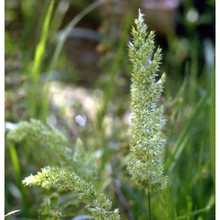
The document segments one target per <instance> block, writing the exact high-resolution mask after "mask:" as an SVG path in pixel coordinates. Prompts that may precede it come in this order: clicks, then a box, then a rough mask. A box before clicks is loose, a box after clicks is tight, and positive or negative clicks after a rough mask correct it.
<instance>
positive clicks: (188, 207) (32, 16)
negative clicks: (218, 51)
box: [5, 0, 215, 220]
mask: <svg viewBox="0 0 220 220" xmlns="http://www.w3.org/2000/svg"><path fill="white" fill-rule="evenodd" d="M51 2H52V1H34V0H7V1H5V12H6V13H5V30H6V33H5V49H6V56H5V57H6V60H5V72H6V73H5V81H6V82H5V84H6V91H5V97H6V100H5V112H6V114H5V117H6V118H5V120H6V122H13V123H17V122H19V121H21V120H29V119H30V118H32V117H34V118H38V119H42V120H44V121H47V122H49V123H50V124H52V125H53V126H55V127H56V128H57V129H59V130H61V131H62V132H63V133H64V134H65V135H66V136H67V137H68V139H69V140H70V141H73V142H74V143H75V142H76V138H77V137H80V138H81V139H82V141H83V145H84V146H85V147H86V148H88V149H96V150H97V154H99V155H101V156H100V158H99V160H98V163H99V170H98V173H97V175H98V176H99V184H98V185H99V188H101V189H102V191H103V192H104V193H105V194H106V196H107V197H108V198H110V199H111V201H113V207H114V208H115V207H119V208H120V214H121V216H122V219H138V220H139V219H146V218H145V216H146V213H147V211H148V210H147V199H146V197H145V196H144V193H143V192H142V191H140V190H138V189H137V188H136V187H135V186H134V185H132V184H131V183H130V176H129V175H128V173H127V171H126V169H125V162H126V159H127V154H128V149H129V148H128V146H129V136H128V126H129V125H128V124H129V123H128V120H127V116H128V115H129V87H130V81H129V80H130V75H129V74H130V64H129V62H128V56H127V46H126V45H127V42H128V40H129V37H130V36H129V32H130V27H131V25H132V21H133V18H135V17H137V11H138V10H137V9H138V8H142V5H141V1H135V0H130V1H126V2H124V1H121V2H120V3H119V2H114V1H106V2H105V3H101V2H100V3H99V2H97V7H95V8H93V9H92V10H91V11H89V13H87V14H85V16H84V15H83V16H81V17H78V18H80V19H79V21H78V23H77V24H76V27H82V28H83V30H85V29H93V31H94V32H92V33H95V34H99V33H100V32H101V36H102V40H101V42H100V40H99V41H95V42H94V41H92V43H91V35H90V34H88V33H91V32H83V33H84V34H82V32H80V31H79V29H78V32H77V29H75V32H72V31H70V35H71V34H72V35H71V37H69V38H68V40H70V41H65V42H66V43H64V45H63V46H62V47H61V51H60V53H59V56H58V58H57V59H56V60H55V62H54V65H51V63H52V62H53V57H54V54H55V50H56V48H57V45H58V43H59V40H60V38H59V36H61V35H59V34H60V33H61V32H60V31H61V30H65V28H66V27H68V25H69V24H70V23H71V21H72V20H73V19H76V18H77V16H79V13H80V12H82V11H83V10H84V12H85V10H86V9H88V7H91V4H94V1H89V0H85V1H72V0H66V1H64V0H61V1H58V0H56V1H54V7H53V10H52V14H51V18H50V19H49V20H50V22H49V25H48V26H47V31H48V35H47V37H46V41H45V45H44V48H43V50H44V53H43V54H42V57H41V59H42V60H41V63H40V70H39V73H38V74H39V77H38V80H37V89H36V90H35V91H33V92H34V93H35V96H34V98H33V97H32V98H30V91H31V87H30V85H31V72H32V71H33V66H34V56H35V52H36V48H37V46H38V45H39V42H40V41H41V39H42V30H43V27H44V24H45V19H46V17H47V16H48V13H49V12H48V11H49V10H48V8H49V5H50V4H51ZM127 4H130V6H129V5H127ZM98 6H99V7H98ZM119 6H120V7H119ZM131 8H132V10H130V9H131ZM129 12H130V13H129ZM81 15H82V14H81ZM104 15H105V16H104ZM126 15H127V16H126ZM89 21H94V22H93V23H92V24H91V22H89ZM85 33H87V34H85ZM76 35H77V36H78V37H76ZM156 35H157V32H156ZM95 36H97V35H95ZM98 36H99V35H98ZM71 39H72V40H71ZM82 39H83V41H82ZM86 39H90V41H89V43H88V44H87V40H86ZM157 39H158V44H160V45H161V47H162V49H163V63H162V72H163V71H165V72H166V73H167V79H166V85H165V91H164V94H163V97H162V98H161V103H162V104H163V105H164V106H165V110H166V118H167V125H166V128H165V130H164V133H165V135H166V136H167V137H168V140H167V146H166V149H165V158H164V159H165V168H166V169H165V173H166V174H167V175H168V177H169V184H168V187H167V188H166V189H165V190H164V191H162V192H160V193H156V194H154V195H152V198H151V199H152V219H161V218H163V219H168V220H170V219H190V220H191V219H192V220H194V219H199V220H202V219H204V220H211V219H214V217H215V205H214V204H215V185H214V184H215V103H214V100H215V93H214V92H215V87H214V82H215V69H214V60H215V58H214V54H215V47H214V45H215V2H214V1H213V0H206V1H203V2H199V1H192V0H191V1H187V0H186V1H185V0H183V1H181V3H180V6H179V8H178V10H177V17H176V26H175V32H174V34H172V35H170V36H160V37H158V38H157ZM78 40H79V41H78ZM74 42H75V44H76V43H77V45H79V43H80V45H81V47H80V48H81V49H74V48H76V47H73V49H72V47H71V46H72V45H73V44H74ZM67 43H68V44H67ZM68 48H71V54H68V53H66V50H67V49H68ZM88 48H89V49H88ZM84 49H85V50H84ZM88 51H89V53H88ZM97 54H98V55H97ZM94 57H97V58H96V59H95V60H93V59H92V58H94ZM80 58H82V59H80ZM79 60H80V62H82V60H83V61H84V62H82V63H79V62H78V61H79ZM91 60H93V62H91V64H90V65H89V72H91V75H90V76H91V79H92V81H89V80H86V79H89V77H88V75H85V74H86V73H84V72H83V71H81V67H82V66H87V63H88V61H91ZM94 66H97V68H94ZM92 73H93V74H94V75H92ZM89 74H90V73H89ZM82 79H83V80H82ZM54 82H59V84H55V85H56V86H55V87H56V88H57V93H55V94H53V93H52V92H53V91H54V90H52V89H51V88H52V85H53V83H54ZM57 85H60V87H58V86H57ZM69 86H70V87H72V88H74V90H73V91H72V90H70V89H69ZM43 88H44V89H43ZM53 89H54V88H53ZM65 91H67V95H66V96H62V94H63V93H64V92H65ZM68 91H72V92H70V93H68ZM79 91H80V92H81V93H83V94H86V95H85V96H83V97H84V98H82V99H80V98H79V99H78V98H76V96H75V95H77V94H78V93H77V92H79ZM85 91H86V92H85ZM55 92H56V91H55ZM81 93H80V94H81ZM69 96H70V100H72V101H67V100H69V99H68V97H69ZM81 96H82V94H81ZM94 96H95V97H96V98H97V102H95V103H96V104H95V105H93V108H87V109H86V110H85V104H86V103H90V104H91V102H92V101H91V100H93V99H92V98H93V97H94ZM45 97H46V98H45ZM63 97H67V98H66V100H65V99H64V98H63ZM54 99H55V100H58V101H57V102H56V103H55V104H54ZM30 100H31V101H32V102H33V105H34V106H35V107H34V111H35V113H34V114H32V111H30V109H31V108H32V107H31V105H30ZM44 102H45V103H46V104H45V103H44ZM42 103H43V104H42ZM44 104H45V105H48V107H46V108H44V107H43V106H44ZM94 106H95V107H94ZM96 107H97V108H98V110H97V109H96ZM90 114H91V115H90ZM77 115H82V116H83V115H85V117H86V125H85V126H81V125H79V124H78V123H77V121H76V120H75V116H77ZM12 125H14V124H6V132H7V129H10V126H12ZM42 154H44V149H43V148H34V146H31V147H30V145H29V144H28V143H22V144H21V143H19V144H16V145H15V144H12V143H10V142H6V149H5V169H6V170H5V213H8V212H10V211H13V210H16V209H19V210H21V212H20V213H18V214H17V217H16V218H17V219H38V210H40V209H42V207H44V209H45V207H46V206H45V205H42V206H41V204H42V201H44V202H43V203H44V204H47V206H48V207H49V206H51V207H52V206H53V207H55V208H54V209H56V208H57V209H59V208H58V207H59V204H66V202H67V201H69V199H71V207H74V209H72V210H71V209H69V206H68V205H69V204H66V206H67V210H69V212H68V216H69V217H70V216H71V217H74V216H77V214H82V213H83V212H84V211H85V210H84V209H83V205H82V204H81V205H79V204H77V203H75V202H74V199H75V197H74V195H65V194H63V195H57V194H56V195H55V194H54V193H53V192H52V191H43V190H41V189H36V188H31V189H30V188H26V187H24V186H23V185H22V184H21V182H22V180H23V179H24V178H25V177H26V176H28V175H29V174H30V172H36V171H39V170H40V168H41V167H43V166H45V165H46V164H45V161H42V160H40V158H36V155H42ZM123 199H124V200H123ZM46 211H47V210H45V212H46ZM58 211H59V210H57V212H58ZM8 219H13V218H12V217H8Z"/></svg>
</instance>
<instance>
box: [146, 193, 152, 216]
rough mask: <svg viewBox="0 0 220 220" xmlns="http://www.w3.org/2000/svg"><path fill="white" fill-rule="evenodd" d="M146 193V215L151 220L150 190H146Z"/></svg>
mask: <svg viewBox="0 0 220 220" xmlns="http://www.w3.org/2000/svg"><path fill="white" fill-rule="evenodd" d="M147 195H148V217H149V220H151V198H150V191H149V190H148V192H147Z"/></svg>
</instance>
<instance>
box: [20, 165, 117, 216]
mask: <svg viewBox="0 0 220 220" xmlns="http://www.w3.org/2000/svg"><path fill="white" fill-rule="evenodd" d="M23 184H25V185H27V186H41V187H43V188H46V189H52V188H53V189H56V190H57V191H59V192H67V191H74V192H75V193H76V194H77V195H78V197H79V198H80V200H81V201H82V202H84V203H85V204H86V207H87V209H88V210H89V211H90V212H91V213H92V215H93V217H94V218H95V219H97V220H119V219H120V216H119V210H118V209H115V210H113V211H112V210H111V208H112V203H111V202H110V200H109V199H107V198H106V196H105V195H104V194H103V193H101V192H99V191H97V190H96V189H95V187H94V186H93V185H92V184H90V183H87V182H85V181H84V180H83V179H81V178H80V177H79V176H77V175H76V174H75V173H74V172H69V171H67V170H64V169H61V168H55V167H49V166H47V167H45V168H43V169H42V171H41V172H38V174H37V175H30V176H28V177H26V178H25V179H24V180H23Z"/></svg>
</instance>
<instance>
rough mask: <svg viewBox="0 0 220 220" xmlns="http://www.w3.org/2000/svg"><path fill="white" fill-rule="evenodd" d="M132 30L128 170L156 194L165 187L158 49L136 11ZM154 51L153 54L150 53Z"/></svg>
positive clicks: (161, 89)
mask: <svg viewBox="0 0 220 220" xmlns="http://www.w3.org/2000/svg"><path fill="white" fill-rule="evenodd" d="M135 24H136V28H134V27H133V28H132V37H133V39H132V42H129V58H130V61H131V63H132V67H133V69H132V74H131V81H132V84H131V103H130V107H131V112H132V117H131V122H132V126H131V128H130V134H131V143H130V154H129V162H128V167H127V168H128V171H129V173H130V174H131V176H132V179H133V180H134V181H135V183H136V184H137V185H138V186H139V187H140V188H147V189H148V190H149V191H158V190H160V189H162V188H164V187H165V186H166V183H167V177H166V176H164V174H163V162H162V160H163V149H164V146H165V142H166V140H165V138H163V136H162V129H163V126H164V124H165V119H164V117H163V113H164V110H163V107H162V106H161V107H158V101H159V98H160V96H161V93H162V91H163V84H164V80H165V75H164V74H163V76H162V77H161V79H160V80H159V81H156V79H155V78H156V77H157V76H158V74H157V73H158V71H159V65H160V62H161V49H160V48H157V49H156V51H155V44H154V32H152V31H151V32H149V33H148V32H147V25H146V24H145V23H144V19H143V14H142V13H141V12H140V11H139V17H138V19H135ZM154 51H155V52H154Z"/></svg>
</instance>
